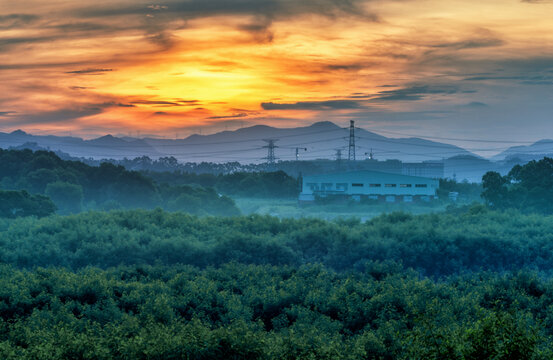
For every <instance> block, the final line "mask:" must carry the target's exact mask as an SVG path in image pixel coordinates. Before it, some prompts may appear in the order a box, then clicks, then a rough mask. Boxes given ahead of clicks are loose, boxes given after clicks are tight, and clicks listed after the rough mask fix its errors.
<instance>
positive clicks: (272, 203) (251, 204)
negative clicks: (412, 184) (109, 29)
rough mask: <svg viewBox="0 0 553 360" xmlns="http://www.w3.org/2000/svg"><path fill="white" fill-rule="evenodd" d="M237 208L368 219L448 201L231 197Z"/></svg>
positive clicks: (436, 207) (440, 206)
mask: <svg viewBox="0 0 553 360" xmlns="http://www.w3.org/2000/svg"><path fill="white" fill-rule="evenodd" d="M234 201H235V202H236V205H237V206H238V208H239V209H240V211H241V212H242V213H243V214H245V215H249V214H261V215H271V216H277V217H281V218H296V219H297V218H302V217H315V218H319V219H327V220H330V219H338V218H359V219H361V221H365V220H368V219H371V218H373V217H375V216H378V215H380V214H383V213H391V212H394V211H404V212H409V213H412V214H427V213H432V212H440V211H443V210H445V208H446V206H447V204H445V203H442V202H436V203H431V204H413V203H391V204H375V205H372V204H355V203H354V204H351V203H346V204H313V205H302V206H299V205H298V200H297V199H296V198H289V199H282V198H268V199H260V198H234Z"/></svg>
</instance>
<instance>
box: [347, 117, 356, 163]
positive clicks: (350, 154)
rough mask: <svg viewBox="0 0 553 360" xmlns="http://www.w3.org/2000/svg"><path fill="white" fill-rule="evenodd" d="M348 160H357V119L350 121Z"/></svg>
mask: <svg viewBox="0 0 553 360" xmlns="http://www.w3.org/2000/svg"><path fill="white" fill-rule="evenodd" d="M348 160H350V161H351V160H355V121H353V120H350V121H349V149H348Z"/></svg>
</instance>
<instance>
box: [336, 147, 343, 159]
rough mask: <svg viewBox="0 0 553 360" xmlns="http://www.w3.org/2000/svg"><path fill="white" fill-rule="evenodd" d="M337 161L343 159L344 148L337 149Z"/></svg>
mask: <svg viewBox="0 0 553 360" xmlns="http://www.w3.org/2000/svg"><path fill="white" fill-rule="evenodd" d="M336 161H338V162H340V161H342V149H336Z"/></svg>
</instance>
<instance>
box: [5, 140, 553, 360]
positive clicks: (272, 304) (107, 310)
mask: <svg viewBox="0 0 553 360" xmlns="http://www.w3.org/2000/svg"><path fill="white" fill-rule="evenodd" d="M550 164H551V163H550V159H544V160H542V161H539V162H531V163H529V164H528V165H525V166H520V167H515V168H513V170H512V171H511V172H510V173H509V174H508V175H506V176H505V177H503V176H501V175H499V174H495V173H488V174H486V175H485V176H484V179H483V184H482V187H481V188H480V187H479V185H475V184H467V183H455V182H451V181H448V180H442V182H441V186H443V191H444V194H442V196H446V195H445V194H446V192H447V191H459V192H460V193H462V192H464V193H465V194H470V196H473V197H474V196H475V194H476V193H477V191H482V198H483V200H484V202H483V203H474V204H471V205H456V206H450V207H448V208H447V210H445V211H439V212H438V211H436V212H433V213H428V214H421V215H415V214H411V213H407V212H392V213H388V214H382V215H380V216H376V217H374V218H371V219H369V220H367V221H360V220H359V219H355V218H349V219H336V220H333V221H326V220H321V219H317V218H298V219H294V218H290V217H274V216H261V215H240V214H239V212H238V211H237V209H236V207H235V205H234V202H233V201H232V199H231V198H230V197H227V196H225V195H222V194H221V193H226V194H240V193H241V192H242V191H252V192H254V193H255V194H257V195H258V196H259V197H264V196H273V195H272V194H271V193H270V191H275V189H279V190H278V191H280V190H282V191H287V190H285V189H289V190H290V191H292V189H295V188H294V187H295V186H296V185H297V180H296V179H294V178H292V177H289V176H288V175H286V174H284V173H279V172H275V173H254V174H247V173H236V174H232V175H193V174H188V173H178V172H177V173H156V174H153V176H152V177H150V174H149V173H138V172H133V171H128V170H125V169H124V168H122V167H120V166H115V165H112V164H105V165H100V166H97V167H92V166H88V165H84V164H81V163H78V162H73V161H65V160H61V159H59V158H57V157H56V156H55V155H54V154H52V153H48V152H40V151H39V152H35V153H32V152H27V151H2V152H0V165H6V166H11V168H6V167H4V166H2V167H0V184H1V188H2V190H0V274H1V275H0V282H1V284H0V358H2V359H352V360H353V359H405V360H407V359H421V360H422V359H459V360H469V359H470V360H476V359H505V360H508V359H509V360H510V359H551V358H553V349H552V348H551V346H550V344H551V343H553V214H551V211H550V208H549V207H547V201H551V200H552V198H551V192H550V190H548V186H549V183H548V181H549V178H547V179H542V180H541V181H535V178H533V177H532V176H531V174H532V172H534V171H539V172H540V173H539V176H540V177H547V176H549V177H550V178H551V175H553V170H552V169H553V167H551V166H550ZM498 175H499V176H498ZM533 179H534V180H533ZM264 182H272V183H273V184H274V185H275V187H274V188H273V189H272V190H271V189H270V188H265V189H264V188H263V187H262V185H261V184H262V183H264ZM279 184H280V185H282V186H281V187H278V186H277V185H279ZM518 191H521V192H523V193H524V194H527V196H526V197H524V198H522V197H520V195H519V193H518ZM548 191H549V192H548ZM75 194H78V195H79V197H80V199H81V201H82V202H81V207H80V208H70V207H68V206H69V205H68V203H69V201H68V200H64V198H63V196H66V197H72V196H76V195H75ZM133 194H134V195H136V198H135V199H129V198H128V197H132V196H134V195H133ZM273 194H274V193H273ZM285 194H286V192H283V193H282V194H281V196H286V195H285ZM517 196H519V197H517ZM112 197H113V198H112ZM110 201H116V202H117V204H115V203H113V202H112V203H111V205H110ZM148 201H150V202H148ZM210 201H211V202H210ZM520 201H526V203H525V204H526V205H527V206H528V207H522V206H521V205H520V204H519V202H520ZM90 203H96V204H99V205H96V207H94V206H92V205H88V206H85V204H90ZM60 205H61V206H62V210H61V211H60V210H57V213H56V209H57V207H59V206H60ZM221 215H224V216H221Z"/></svg>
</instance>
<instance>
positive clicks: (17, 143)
mask: <svg viewBox="0 0 553 360" xmlns="http://www.w3.org/2000/svg"><path fill="white" fill-rule="evenodd" d="M26 143H27V144H28V147H25V146H22V145H24V144H26ZM22 147H25V148H31V149H32V150H36V149H48V150H51V151H54V152H56V153H59V152H63V153H66V154H69V155H70V156H72V157H84V158H89V157H92V158H94V159H101V158H113V159H122V158H125V157H127V158H134V157H139V156H142V155H148V156H151V157H159V156H163V154H159V153H158V152H157V151H156V150H155V149H154V148H153V147H151V146H150V145H149V144H148V143H147V142H145V141H144V140H142V139H130V140H123V139H121V138H117V137H114V136H111V135H106V136H102V137H100V138H97V139H92V140H83V139H81V138H78V137H72V136H55V135H46V136H44V135H31V134H28V133H26V132H24V131H21V130H16V131H14V132H12V133H0V148H4V149H9V148H17V149H20V148H22Z"/></svg>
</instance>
